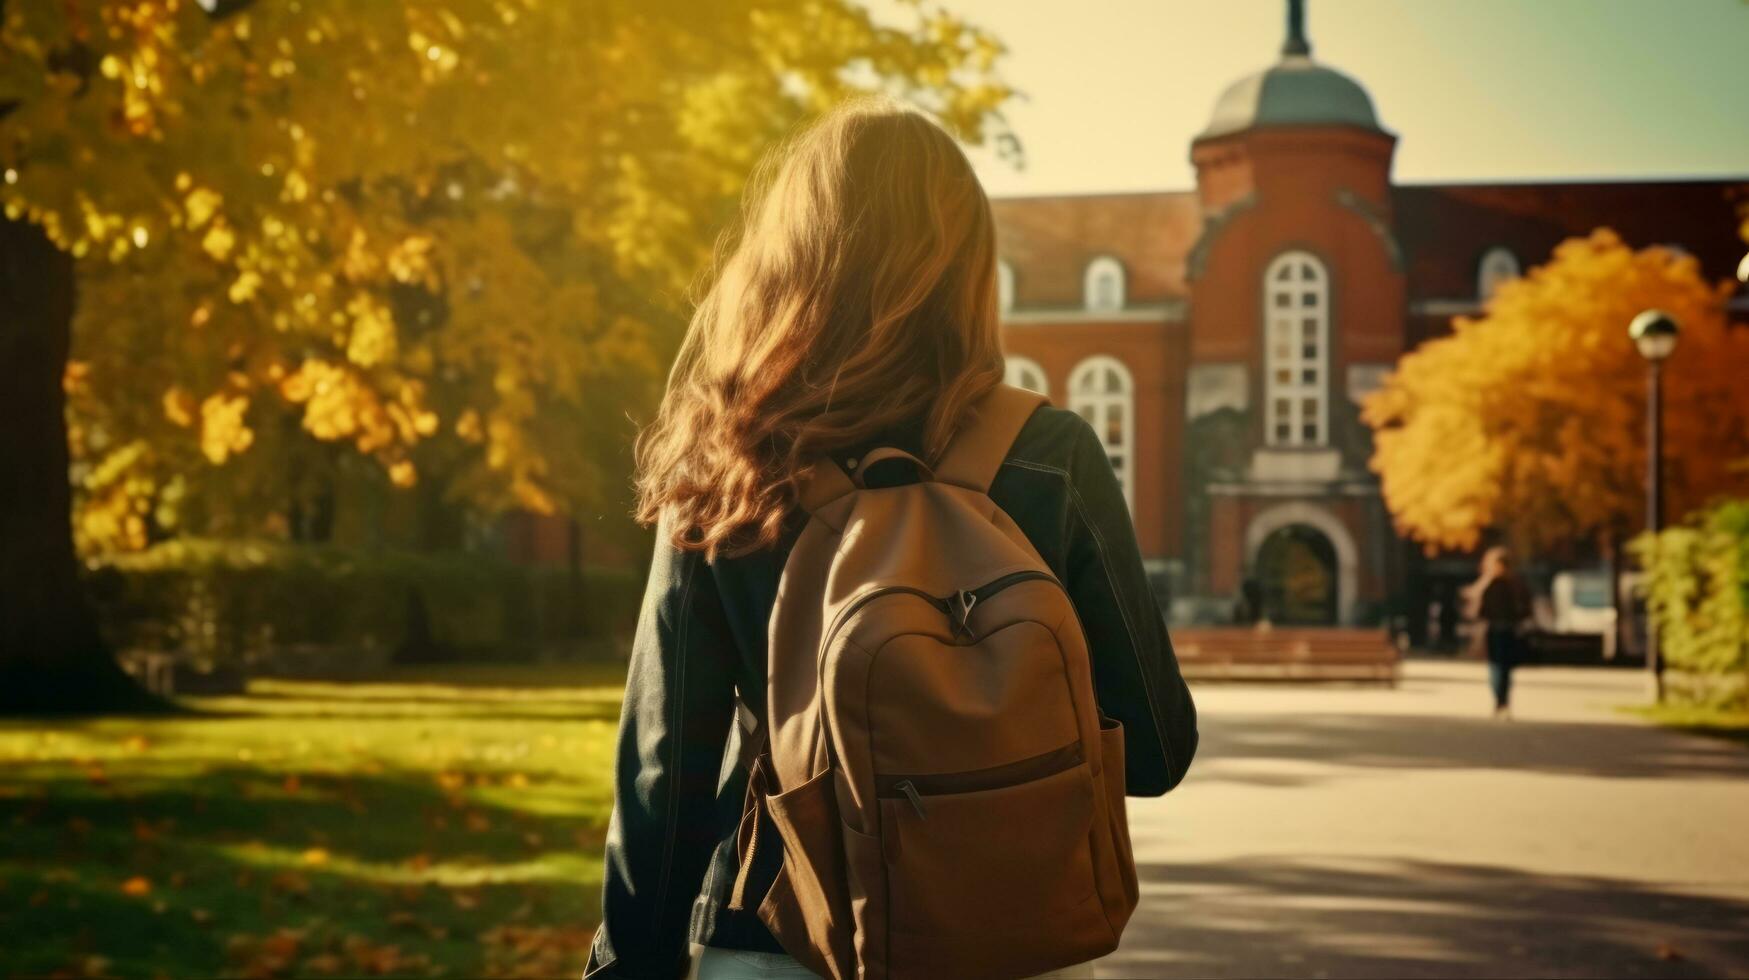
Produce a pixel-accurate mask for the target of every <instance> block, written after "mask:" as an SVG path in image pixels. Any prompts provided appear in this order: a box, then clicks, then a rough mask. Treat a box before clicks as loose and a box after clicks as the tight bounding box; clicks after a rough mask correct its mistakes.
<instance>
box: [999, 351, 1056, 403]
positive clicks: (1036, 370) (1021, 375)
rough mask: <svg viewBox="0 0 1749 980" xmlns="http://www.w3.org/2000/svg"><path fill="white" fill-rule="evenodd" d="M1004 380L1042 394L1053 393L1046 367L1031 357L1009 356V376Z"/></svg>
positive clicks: (1017, 386)
mask: <svg viewBox="0 0 1749 980" xmlns="http://www.w3.org/2000/svg"><path fill="white" fill-rule="evenodd" d="M1003 380H1004V381H1006V382H1008V383H1009V384H1011V385H1013V386H1014V387H1016V388H1025V389H1026V390H1027V391H1036V392H1038V393H1039V394H1041V395H1048V394H1050V393H1051V383H1050V382H1049V381H1048V380H1046V379H1045V369H1044V368H1042V367H1040V366H1039V363H1038V362H1037V361H1035V360H1032V359H1031V358H1026V357H1014V356H1011V357H1009V358H1008V369H1007V377H1005V378H1003Z"/></svg>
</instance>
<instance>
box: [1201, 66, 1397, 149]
mask: <svg viewBox="0 0 1749 980" xmlns="http://www.w3.org/2000/svg"><path fill="white" fill-rule="evenodd" d="M1269 126H1358V127H1360V128H1362V129H1370V130H1372V131H1374V132H1383V131H1384V129H1383V127H1381V126H1380V125H1379V117H1378V114H1377V113H1375V112H1374V111H1373V107H1372V99H1371V98H1370V97H1369V96H1368V95H1367V94H1366V89H1363V88H1361V87H1360V83H1359V82H1356V81H1355V80H1354V79H1352V78H1349V77H1348V76H1347V75H1344V74H1342V73H1341V72H1339V71H1337V70H1335V69H1334V68H1326V67H1324V66H1323V65H1320V64H1317V63H1316V62H1314V61H1312V59H1311V58H1309V57H1304V56H1300V55H1290V56H1288V57H1285V58H1283V59H1282V60H1281V61H1280V62H1279V63H1278V64H1275V65H1272V66H1270V67H1269V68H1267V69H1265V70H1263V71H1260V72H1258V73H1257V74H1255V75H1250V76H1248V77H1245V78H1241V79H1239V80H1238V81H1237V82H1234V83H1233V84H1232V85H1229V86H1228V87H1227V90H1226V91H1225V92H1222V93H1221V97H1220V99H1219V100H1217V101H1216V102H1215V111H1214V114H1213V115H1212V116H1210V117H1209V124H1208V127H1207V128H1206V129H1204V130H1203V131H1202V134H1201V137H1200V138H1201V139H1209V138H1210V137H1214V136H1226V135H1228V134H1229V133H1238V132H1242V131H1244V130H1247V129H1260V128H1264V127H1269Z"/></svg>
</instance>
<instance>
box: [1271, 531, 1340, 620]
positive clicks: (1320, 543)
mask: <svg viewBox="0 0 1749 980" xmlns="http://www.w3.org/2000/svg"><path fill="white" fill-rule="evenodd" d="M1336 573H1337V564H1336V547H1335V545H1333V544H1331V543H1330V539H1329V538H1328V537H1326V536H1325V534H1324V532H1322V531H1320V530H1318V529H1317V528H1315V527H1312V526H1310V525H1308V524H1289V525H1287V526H1286V527H1280V528H1277V529H1275V530H1274V531H1271V532H1270V533H1269V536H1268V537H1266V538H1264V539H1263V544H1262V545H1261V546H1259V547H1258V549H1257V564H1256V578H1257V584H1258V586H1259V587H1260V588H1261V590H1262V593H1263V595H1262V600H1263V609H1262V612H1263V615H1264V617H1265V618H1266V619H1268V620H1269V621H1270V622H1272V623H1277V624H1280V625H1283V626H1332V625H1335V623H1336V621H1337V603H1338V589H1337V578H1336Z"/></svg>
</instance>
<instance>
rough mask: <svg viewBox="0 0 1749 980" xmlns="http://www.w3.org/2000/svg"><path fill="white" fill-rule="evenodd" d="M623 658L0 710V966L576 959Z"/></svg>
mask: <svg viewBox="0 0 1749 980" xmlns="http://www.w3.org/2000/svg"><path fill="white" fill-rule="evenodd" d="M622 678H623V669H622V668H620V667H618V666H615V665H599V666H589V667H541V668H473V669H469V668H450V669H433V670H428V671H423V672H419V673H410V672H399V673H396V674H395V675H393V676H392V677H386V678H383V679H381V680H380V681H369V682H349V683H317V682H303V681H296V682H294V681H257V682H254V683H252V684H251V685H250V688H249V693H248V696H246V697H235V698H202V699H190V700H188V701H187V704H188V706H189V707H190V708H191V709H193V710H194V711H197V712H199V713H200V714H198V715H191V716H185V717H177V718H164V719H143V720H142V719H132V718H115V719H99V720H85V721H74V722H53V723H40V722H31V723H25V722H4V723H0V835H3V836H0V840H3V841H4V845H3V846H0V974H5V975H19V974H27V975H41V974H45V973H57V972H58V973H62V974H64V975H73V976H83V975H110V974H113V975H125V976H155V975H164V976H173V977H188V976H216V975H223V976H292V975H296V976H321V975H333V976H361V975H379V974H395V975H403V976H406V975H412V976H438V975H443V976H512V975H513V976H560V975H569V976H575V975H577V974H578V973H580V972H581V971H582V967H583V963H584V960H585V958H586V957H587V954H588V944H589V938H590V935H591V933H592V931H593V929H594V925H595V922H596V916H597V910H598V902H599V887H600V880H601V842H602V836H603V833H604V831H605V828H606V824H607V815H608V809H609V803H610V799H611V792H610V787H609V779H610V774H611V772H612V764H611V754H612V745H613V734H614V730H615V725H616V721H617V719H618V717H619V699H620V688H621V683H622Z"/></svg>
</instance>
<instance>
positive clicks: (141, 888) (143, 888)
mask: <svg viewBox="0 0 1749 980" xmlns="http://www.w3.org/2000/svg"><path fill="white" fill-rule="evenodd" d="M121 891H122V894H124V895H150V894H152V883H151V882H150V881H147V880H146V879H144V878H142V877H140V876H138V875H135V876H134V877H132V878H129V879H128V880H126V881H124V882H122V883H121Z"/></svg>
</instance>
